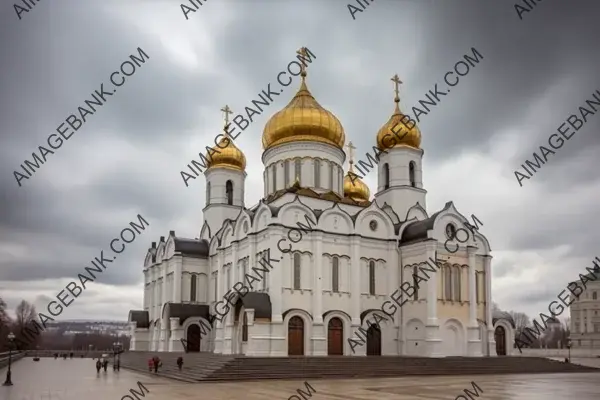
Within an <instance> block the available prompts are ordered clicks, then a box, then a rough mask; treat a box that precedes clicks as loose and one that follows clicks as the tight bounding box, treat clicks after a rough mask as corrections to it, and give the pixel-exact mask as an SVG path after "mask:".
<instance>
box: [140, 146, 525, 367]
mask: <svg viewBox="0 0 600 400" xmlns="http://www.w3.org/2000/svg"><path fill="white" fill-rule="evenodd" d="M422 155H423V151H422V150H418V149H412V148H402V147H400V148H393V149H391V150H389V151H388V152H387V154H383V155H381V157H380V160H379V163H378V166H377V168H378V178H379V183H378V192H377V193H376V194H375V199H374V200H373V201H372V203H371V204H370V205H369V206H366V207H364V206H358V205H352V204H346V203H343V202H339V201H333V200H327V199H323V198H322V197H315V196H312V197H311V196H307V195H305V194H303V193H305V191H304V192H303V190H304V189H302V190H298V189H293V190H292V189H291V188H290V186H291V182H292V181H293V179H295V177H298V178H299V181H300V185H299V186H300V187H301V188H309V189H310V190H312V191H313V193H317V194H322V193H325V192H330V191H331V192H333V193H337V194H339V195H340V196H343V193H342V192H343V182H342V181H343V170H342V165H343V162H344V160H345V154H344V152H342V151H341V150H339V149H337V148H334V146H330V145H326V144H322V143H311V142H302V143H289V144H285V145H280V146H277V147H275V148H272V149H269V150H267V151H266V152H265V154H263V162H264V164H265V174H264V179H265V184H264V187H265V192H264V195H265V200H261V201H260V202H259V204H257V205H255V206H253V207H250V208H246V207H244V187H243V185H244V181H245V173H242V172H239V171H233V170H228V169H219V168H214V169H209V170H208V171H207V173H206V178H207V182H208V183H210V185H211V189H210V197H211V200H210V204H208V205H207V207H206V208H205V209H204V212H205V222H204V225H203V227H202V230H201V233H200V238H199V239H197V240H191V239H181V238H177V237H176V236H175V233H174V232H173V231H172V232H171V234H170V235H169V236H168V237H167V238H166V239H164V238H161V240H160V241H159V242H158V244H154V243H153V246H152V248H150V249H149V251H148V254H147V256H146V260H145V263H144V283H145V292H144V310H143V311H142V310H140V311H132V313H136V314H135V315H136V316H134V317H132V316H131V315H133V314H130V320H132V321H134V322H136V323H137V327H135V328H134V329H133V337H132V342H131V343H132V344H131V346H132V348H131V349H132V350H153V351H182V350H183V346H182V343H181V340H180V339H185V340H186V341H188V343H189V342H190V340H191V339H192V338H191V337H190V335H191V333H190V332H192V329H193V330H194V332H198V330H200V331H203V332H204V334H202V335H201V336H202V338H201V340H200V345H199V350H200V351H207V352H214V353H220V354H245V355H249V356H287V355H288V354H304V355H315V356H316V355H327V354H340V353H341V354H344V355H348V356H364V355H367V354H369V355H378V354H381V355H421V356H429V357H442V356H460V355H462V356H488V355H489V356H495V355H496V348H497V347H496V343H495V338H494V329H495V328H496V327H497V326H502V327H503V328H504V330H505V340H506V343H505V349H506V353H507V354H510V353H512V351H513V349H512V348H513V346H512V343H513V340H514V333H513V329H512V326H511V325H510V324H509V323H508V322H507V321H505V320H502V319H500V320H496V321H495V320H493V319H492V310H491V305H492V293H491V277H492V271H491V268H492V265H491V260H492V257H491V255H490V246H489V243H488V241H487V240H486V238H485V237H484V236H483V235H481V234H480V233H479V232H475V235H474V236H473V235H471V234H469V238H468V240H467V241H466V242H465V243H462V244H460V243H458V242H456V241H452V242H450V243H449V244H448V246H449V248H450V249H451V250H453V249H454V248H456V245H457V244H458V245H459V247H458V250H457V251H456V252H454V253H452V252H450V251H448V250H447V249H446V248H445V246H444V243H445V242H446V240H447V233H446V232H447V229H448V225H449V224H452V225H454V227H455V228H456V229H458V228H462V227H463V226H464V224H465V223H466V222H469V223H471V224H473V221H468V220H467V219H466V218H465V217H464V216H463V215H461V214H460V213H459V212H458V211H457V210H456V208H455V207H454V205H453V204H452V202H449V203H447V204H446V206H445V207H444V209H442V210H441V211H439V212H437V213H435V214H429V213H428V212H427V211H426V207H425V204H426V203H425V197H426V193H427V192H426V190H425V189H424V188H423V183H422V168H421V166H422V163H421V158H422ZM288 160H289V161H288ZM295 160H301V162H300V166H299V167H298V168H300V170H301V171H300V173H299V174H298V173H296V172H297V171H296V161H295ZM410 161H413V162H415V167H416V168H414V171H415V173H414V176H413V177H412V178H411V177H410V176H409V173H408V171H409V169H408V165H407V164H408V163H409V162H410ZM286 162H289V164H288V166H287V167H286ZM317 163H319V166H318V167H316V164H317ZM386 164H387V165H388V167H384V165H386ZM315 168H318V169H317V170H316V171H315ZM382 168H389V182H387V183H386V182H382V180H383V179H384V173H382ZM275 170H276V172H274V171H275ZM286 173H287V175H286ZM317 176H318V177H317ZM411 179H412V181H411ZM228 180H231V181H232V182H233V198H232V200H231V201H230V203H231V204H227V202H228V199H227V196H226V195H225V194H224V193H222V192H223V190H224V188H225V185H226V181H228ZM286 188H287V189H288V190H287V191H286V190H285V189H286ZM217 192H219V193H217ZM307 218H308V219H309V220H312V221H314V224H312V225H313V226H312V227H310V229H309V230H307V231H306V232H303V233H302V237H301V240H299V241H298V242H297V243H294V242H292V240H291V239H290V237H291V238H293V239H295V238H297V237H298V233H297V232H298V231H297V230H296V231H294V232H295V233H291V234H290V236H288V232H289V231H290V229H298V223H299V222H300V223H303V224H304V225H305V226H307V228H308V226H309V225H310V224H309V223H308V222H307ZM467 231H468V230H467ZM463 235H464V234H463ZM290 246H291V247H290ZM288 249H291V251H289V252H286V250H288ZM282 250H284V251H282ZM261 254H262V255H264V254H268V255H269V256H270V258H271V259H274V260H275V261H272V263H271V264H272V266H273V268H272V269H270V270H269V273H267V274H264V279H262V280H261V281H260V282H258V281H257V282H253V284H252V285H253V290H252V292H253V293H260V295H255V296H246V297H245V298H242V297H241V296H239V295H238V294H235V295H234V296H233V297H232V298H231V299H230V303H231V304H232V305H231V306H230V307H229V308H230V310H229V312H227V313H226V316H225V317H224V319H223V320H222V321H218V320H216V321H215V322H214V325H213V326H212V329H208V328H206V327H210V326H211V324H210V322H209V321H208V319H210V318H209V317H207V313H208V314H210V315H214V314H215V311H216V310H215V305H216V304H217V302H218V301H220V300H221V299H222V298H223V296H224V295H225V294H226V293H227V292H228V291H229V290H230V289H231V288H232V286H233V285H234V284H235V283H236V282H244V284H245V285H247V281H246V279H244V274H245V271H247V272H249V273H252V268H253V267H257V268H260V264H259V263H258V261H259V259H260V257H261ZM429 259H434V260H437V261H438V262H441V263H444V265H445V266H444V268H443V269H441V270H439V271H438V272H436V273H433V274H430V276H429V279H427V281H426V282H421V284H420V287H419V289H418V293H417V295H416V296H413V297H411V298H410V299H409V300H408V301H406V302H405V303H404V305H403V306H402V307H399V306H398V304H397V303H393V304H395V305H396V310H395V311H389V309H390V307H391V306H389V305H388V312H390V314H391V315H392V316H393V321H391V318H388V319H389V321H384V322H382V323H381V324H380V327H379V328H380V331H379V334H378V332H376V330H374V328H371V330H369V326H368V323H367V321H373V315H374V313H379V314H381V315H385V314H384V313H383V312H382V311H381V309H382V305H383V304H384V302H386V301H390V300H391V296H392V295H393V294H394V292H396V291H397V290H398V288H400V287H401V285H402V284H403V283H404V282H408V283H411V284H412V282H413V276H412V274H413V272H414V267H415V266H418V265H419V264H421V263H425V262H427V260H429ZM254 275H255V276H256V275H257V274H256V273H255V274H254ZM251 298H252V299H253V300H252V301H250V299H251ZM404 298H406V294H404ZM257 302H258V303H257ZM259 303H260V304H259ZM202 306H204V308H202ZM218 308H219V310H221V311H220V313H223V310H224V308H225V306H224V305H223V304H221V305H219V306H218ZM190 310H192V311H193V310H201V311H198V314H203V315H188V314H189V312H190ZM202 310H204V311H202ZM244 321H246V323H245V324H244ZM494 322H495V323H494ZM244 325H245V326H244ZM360 327H362V328H363V329H365V330H369V332H370V334H371V335H372V336H370V337H369V339H368V340H367V343H366V344H364V345H362V346H358V347H356V348H354V352H353V351H352V349H351V344H350V342H349V340H348V339H349V338H356V337H355V332H356V331H357V330H358V329H359V328H360ZM199 328H200V329H199ZM244 330H247V335H244ZM195 340H196V339H193V340H192V341H193V342H194V343H196V342H195ZM193 350H198V349H197V348H196V349H193Z"/></svg>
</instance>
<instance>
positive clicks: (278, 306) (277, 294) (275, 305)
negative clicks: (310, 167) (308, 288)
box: [266, 172, 287, 323]
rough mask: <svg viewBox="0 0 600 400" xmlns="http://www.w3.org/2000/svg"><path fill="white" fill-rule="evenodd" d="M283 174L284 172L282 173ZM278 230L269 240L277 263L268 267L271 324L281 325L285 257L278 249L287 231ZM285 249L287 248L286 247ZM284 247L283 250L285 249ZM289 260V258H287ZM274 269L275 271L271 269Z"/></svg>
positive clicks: (273, 258)
mask: <svg viewBox="0 0 600 400" xmlns="http://www.w3.org/2000/svg"><path fill="white" fill-rule="evenodd" d="M282 174H283V172H282ZM273 229H276V233H277V234H276V235H271V237H270V240H269V249H270V250H269V258H271V259H272V260H276V261H279V262H276V261H269V263H270V266H268V265H267V266H266V267H267V268H268V269H269V275H268V277H269V297H270V298H271V322H272V323H281V322H283V318H282V316H281V313H282V303H283V300H282V295H281V293H282V287H283V268H284V267H283V265H284V263H285V262H284V257H283V254H282V253H281V252H280V251H279V249H278V248H277V242H278V241H279V240H280V239H281V238H282V237H283V236H284V235H285V234H287V230H285V229H283V228H281V227H278V228H273ZM284 247H285V246H284ZM284 247H282V248H284ZM286 259H287V257H286ZM271 267H273V269H271Z"/></svg>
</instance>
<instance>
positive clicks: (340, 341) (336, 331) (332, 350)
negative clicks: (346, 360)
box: [327, 318, 344, 356]
mask: <svg viewBox="0 0 600 400" xmlns="http://www.w3.org/2000/svg"><path fill="white" fill-rule="evenodd" d="M327 354H328V355H330V356H343V355H344V325H343V324H342V320H341V319H339V318H331V319H330V320H329V324H327Z"/></svg>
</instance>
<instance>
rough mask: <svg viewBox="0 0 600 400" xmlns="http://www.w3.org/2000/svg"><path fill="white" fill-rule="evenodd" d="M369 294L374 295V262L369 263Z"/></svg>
mask: <svg viewBox="0 0 600 400" xmlns="http://www.w3.org/2000/svg"><path fill="white" fill-rule="evenodd" d="M369 294H372V295H374V294H375V261H370V262H369Z"/></svg>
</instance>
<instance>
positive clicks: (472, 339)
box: [461, 246, 482, 357]
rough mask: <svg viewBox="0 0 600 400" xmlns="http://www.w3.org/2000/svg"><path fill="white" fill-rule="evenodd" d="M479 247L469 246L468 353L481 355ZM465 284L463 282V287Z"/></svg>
mask: <svg viewBox="0 0 600 400" xmlns="http://www.w3.org/2000/svg"><path fill="white" fill-rule="evenodd" d="M476 252H477V248H476V247H473V246H468V247H467V253H468V255H469V280H468V282H469V285H468V289H469V325H468V327H467V355H469V356H470V357H481V355H482V354H481V340H480V339H479V324H478V323H477V298H476V297H475V294H476V293H475V287H476V286H475V267H476V259H475V256H476ZM462 286H463V285H462V284H461V287H462Z"/></svg>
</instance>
